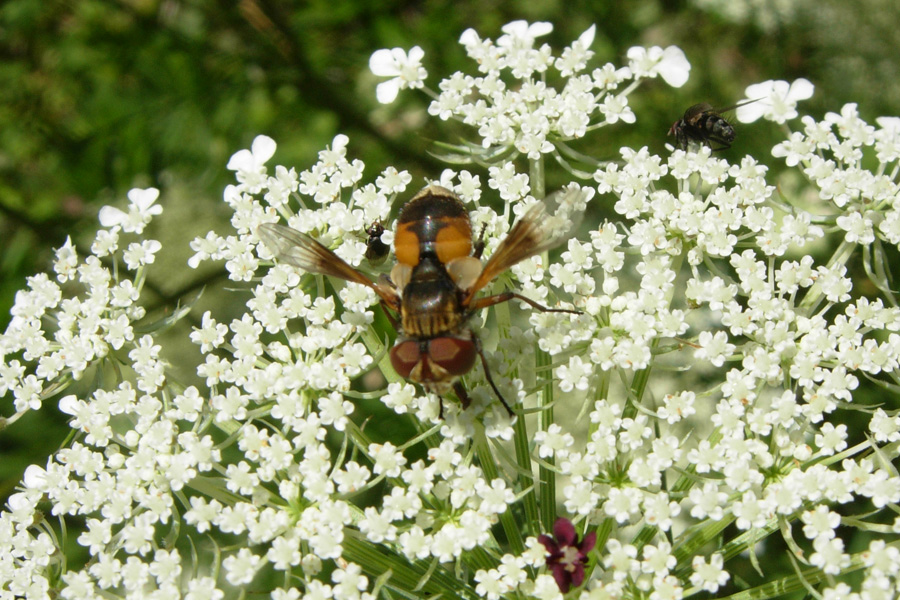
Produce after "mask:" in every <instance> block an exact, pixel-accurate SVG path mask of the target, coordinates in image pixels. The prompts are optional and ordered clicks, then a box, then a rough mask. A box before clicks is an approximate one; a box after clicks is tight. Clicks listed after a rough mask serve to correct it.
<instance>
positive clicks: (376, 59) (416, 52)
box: [369, 46, 428, 104]
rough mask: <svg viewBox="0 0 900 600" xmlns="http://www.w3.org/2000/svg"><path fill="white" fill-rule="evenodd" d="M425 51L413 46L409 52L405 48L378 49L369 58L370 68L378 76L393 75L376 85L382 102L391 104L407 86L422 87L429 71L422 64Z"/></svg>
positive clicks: (376, 95) (377, 93)
mask: <svg viewBox="0 0 900 600" xmlns="http://www.w3.org/2000/svg"><path fill="white" fill-rule="evenodd" d="M424 56H425V51H424V50H422V48H420V47H419V46H413V47H412V48H410V50H409V54H407V53H406V51H405V50H404V49H403V48H393V49H391V50H387V49H382V50H376V51H375V52H374V53H373V54H372V56H371V57H370V58H369V70H370V71H372V73H373V74H374V75H376V76H378V77H391V78H392V79H389V80H388V81H382V82H381V83H379V84H378V85H377V86H376V87H375V97H376V98H377V99H378V101H379V102H380V103H382V104H390V103H391V102H393V101H394V100H395V99H396V98H397V94H398V93H399V92H400V90H402V89H406V88H421V87H423V86H424V85H425V83H424V81H425V78H426V77H428V72H427V71H426V70H425V67H423V66H422V58H423V57H424Z"/></svg>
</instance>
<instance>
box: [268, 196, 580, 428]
mask: <svg viewBox="0 0 900 600" xmlns="http://www.w3.org/2000/svg"><path fill="white" fill-rule="evenodd" d="M560 194H561V196H560V202H559V204H560V206H561V207H562V206H567V207H568V206H572V205H574V204H575V203H580V202H581V201H583V194H582V192H581V191H573V192H560ZM570 224H571V220H570V219H566V218H564V217H561V216H551V215H549V214H548V213H547V210H546V208H545V205H544V204H543V203H542V202H538V203H537V204H535V205H534V206H532V207H531V208H530V209H529V210H528V211H527V212H526V213H525V215H524V216H522V218H521V219H519V220H518V221H517V222H516V223H515V224H514V225H513V227H512V229H511V230H510V231H509V234H508V235H507V236H506V237H505V238H504V239H503V241H501V242H500V245H499V246H498V247H497V249H496V250H495V251H494V253H493V254H492V255H491V257H490V258H489V259H488V261H487V262H486V263H482V261H481V253H482V251H483V250H484V242H483V241H479V242H478V243H477V244H473V236H472V224H471V221H470V219H469V214H468V212H467V211H466V209H465V206H464V205H463V203H462V202H461V201H460V199H459V197H458V196H457V195H456V194H454V193H453V192H451V191H450V190H448V189H445V188H443V187H439V186H436V185H429V186H427V187H426V188H424V189H423V190H422V191H420V192H419V193H418V194H416V195H415V196H414V197H413V198H412V200H410V201H409V202H408V203H407V204H406V205H405V206H404V207H403V209H402V210H401V212H400V216H399V217H398V219H397V229H396V232H395V235H394V254H395V256H396V259H397V263H396V264H395V265H394V266H393V268H392V269H391V272H390V277H387V276H384V275H383V276H382V277H381V278H380V279H379V280H378V281H372V280H371V279H369V278H368V277H366V276H365V275H363V274H362V273H360V272H359V271H358V270H356V269H355V268H353V267H352V266H350V265H349V264H347V263H346V262H344V260H342V259H341V258H339V257H338V256H337V255H336V254H334V252H332V251H331V250H329V249H328V248H326V247H325V246H323V245H322V244H321V243H319V242H318V241H316V240H315V239H313V238H312V237H310V236H309V235H307V234H305V233H301V232H299V231H296V230H294V229H291V228H290V227H285V226H284V225H278V224H274V223H266V224H263V225H260V226H259V228H258V229H257V234H258V236H259V238H260V239H261V240H262V241H263V242H264V243H265V245H266V246H267V247H268V249H269V250H270V251H271V252H272V254H274V255H275V258H276V259H277V260H279V261H282V262H285V263H288V264H290V265H293V266H295V267H300V268H301V269H303V270H305V271H308V272H310V273H320V274H322V275H331V276H332V277H337V278H339V279H344V280H346V281H351V282H354V283H359V284H362V285H365V286H367V287H369V288H371V289H372V290H374V292H375V293H376V294H378V296H379V298H380V299H381V304H382V306H383V307H384V308H385V309H386V310H385V313H386V314H387V315H388V317H389V319H390V320H391V322H392V324H393V326H394V328H395V329H396V330H397V340H396V342H395V343H394V346H393V348H391V350H390V358H391V364H392V365H393V367H394V369H395V370H396V371H397V373H398V374H399V375H400V376H401V377H404V378H406V379H408V380H410V381H413V382H415V383H419V384H421V385H422V387H424V388H425V390H427V391H429V392H433V393H435V394H437V395H438V396H440V397H441V398H442V399H443V397H444V396H445V395H446V394H448V393H449V392H450V391H451V390H452V391H453V392H454V393H455V394H456V397H457V398H458V399H459V401H460V402H461V403H462V406H463V408H467V407H468V406H469V404H470V399H469V396H468V394H467V393H466V390H465V388H464V387H463V386H462V384H461V383H460V381H459V378H460V377H461V376H463V375H465V374H466V373H468V372H469V371H471V370H472V368H473V367H474V366H475V357H476V355H477V356H478V357H480V358H481V364H482V366H483V367H484V374H485V378H486V379H487V381H488V383H489V384H490V386H491V388H492V389H493V390H494V393H495V394H496V395H497V398H499V399H500V402H502V403H503V406H504V407H505V408H506V410H507V412H508V413H509V415H510V416H512V415H513V414H514V413H513V410H512V408H510V406H509V404H507V402H506V400H504V399H503V396H502V394H501V393H500V390H498V389H497V385H496V384H495V383H494V380H493V377H492V376H491V372H490V369H489V368H488V364H487V359H486V358H485V356H484V351H483V350H482V347H481V340H480V339H479V337H478V335H477V334H476V333H475V332H474V331H473V329H472V327H471V326H470V325H469V320H470V319H471V317H472V316H473V315H474V314H475V313H476V312H477V311H479V310H481V309H483V308H487V307H489V306H493V305H495V304H500V303H502V302H508V301H509V300H512V299H513V298H516V299H518V300H522V301H523V302H525V303H527V304H529V305H531V306H532V307H533V308H535V309H537V310H540V311H543V312H567V313H576V314H577V312H578V311H574V310H568V309H553V308H548V307H546V306H543V305H541V304H538V303H537V302H535V301H534V300H531V299H530V298H526V297H525V296H522V295H521V294H518V293H516V292H511V291H507V292H503V293H500V294H495V295H492V296H483V297H480V298H479V297H477V295H478V292H479V291H481V290H482V289H483V288H484V287H485V286H487V285H488V284H489V283H490V282H491V281H493V280H494V279H495V278H496V277H497V276H498V275H500V274H501V273H503V272H504V271H506V270H507V269H509V268H510V267H512V266H513V265H515V264H516V263H518V262H520V261H523V260H525V259H526V258H529V257H531V256H534V255H536V254H539V253H541V252H544V251H545V250H549V249H551V248H553V247H554V246H556V245H558V244H560V243H561V242H562V241H564V240H565V239H566V238H567V237H568V235H567V234H568V232H569V229H570ZM395 315H396V316H395ZM443 408H444V407H443V402H442V403H441V408H440V415H441V417H443Z"/></svg>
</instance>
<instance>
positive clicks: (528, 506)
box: [513, 416, 541, 535]
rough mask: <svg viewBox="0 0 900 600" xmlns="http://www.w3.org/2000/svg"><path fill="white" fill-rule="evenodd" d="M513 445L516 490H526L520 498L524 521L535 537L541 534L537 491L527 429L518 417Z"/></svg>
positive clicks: (522, 419)
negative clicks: (516, 465)
mask: <svg viewBox="0 0 900 600" xmlns="http://www.w3.org/2000/svg"><path fill="white" fill-rule="evenodd" d="M513 443H514V444H515V448H516V463H517V464H518V465H519V471H520V474H519V478H518V480H519V486H518V489H528V490H529V492H528V493H527V494H525V496H524V497H523V498H522V504H523V505H524V507H525V520H526V521H527V524H528V533H529V534H531V535H537V534H538V533H540V532H541V518H540V514H539V512H538V504H537V491H536V490H535V487H534V476H533V475H532V473H533V472H534V471H533V468H532V465H531V449H530V448H529V444H528V428H527V426H526V425H525V417H524V416H520V417H519V418H518V419H517V420H516V424H515V436H514V437H513Z"/></svg>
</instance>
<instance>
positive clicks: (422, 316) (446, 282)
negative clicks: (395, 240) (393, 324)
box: [400, 253, 467, 338]
mask: <svg viewBox="0 0 900 600" xmlns="http://www.w3.org/2000/svg"><path fill="white" fill-rule="evenodd" d="M401 295H402V301H401V307H400V318H401V325H402V328H403V333H404V334H405V335H407V336H410V337H417V338H432V337H437V336H441V335H443V334H446V333H448V332H454V331H456V330H457V329H458V328H459V327H460V326H461V325H462V324H463V323H464V322H465V321H466V318H467V314H466V312H465V311H464V310H463V309H462V307H461V305H460V294H459V288H458V287H457V286H456V284H455V283H454V282H453V280H452V279H450V275H448V274H447V270H446V269H445V268H444V266H443V265H442V264H441V262H440V261H439V260H438V259H437V257H436V256H434V255H433V254H431V253H427V254H423V255H422V256H421V258H420V260H419V264H418V265H416V266H415V267H414V268H413V272H412V275H411V276H410V280H409V283H407V284H406V287H404V288H403V291H402V294H401Z"/></svg>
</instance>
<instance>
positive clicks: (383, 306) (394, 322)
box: [379, 300, 400, 331]
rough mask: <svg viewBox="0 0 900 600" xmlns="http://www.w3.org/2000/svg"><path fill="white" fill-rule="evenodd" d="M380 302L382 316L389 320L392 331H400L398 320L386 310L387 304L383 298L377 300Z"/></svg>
mask: <svg viewBox="0 0 900 600" xmlns="http://www.w3.org/2000/svg"><path fill="white" fill-rule="evenodd" d="M379 304H381V311H382V312H383V313H384V316H386V317H387V319H388V321H390V322H391V327H393V328H394V331H400V322H399V321H397V317H395V316H394V315H393V314H391V311H390V310H388V305H387V304H385V302H384V300H382V301H381V302H379Z"/></svg>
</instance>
